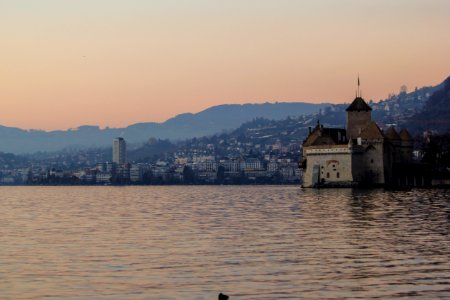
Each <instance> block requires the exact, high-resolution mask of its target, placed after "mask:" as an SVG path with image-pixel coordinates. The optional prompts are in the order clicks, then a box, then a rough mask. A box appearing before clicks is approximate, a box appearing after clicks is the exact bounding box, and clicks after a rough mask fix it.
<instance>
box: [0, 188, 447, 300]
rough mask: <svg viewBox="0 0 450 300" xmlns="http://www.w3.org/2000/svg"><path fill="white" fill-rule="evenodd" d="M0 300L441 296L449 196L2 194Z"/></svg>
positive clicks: (341, 192) (194, 191) (158, 191)
mask: <svg viewBox="0 0 450 300" xmlns="http://www.w3.org/2000/svg"><path fill="white" fill-rule="evenodd" d="M0 209H1V210H0V211H1V218H0V295H1V296H0V298H1V299H41V298H46V299H217V295H218V293H219V292H222V293H225V294H228V295H229V296H230V300H233V299H370V298H405V299H411V298H417V299H439V298H441V299H444V298H447V299H449V298H450V235H449V233H450V191H448V190H420V189H419V190H412V191H401V192H392V191H389V192H388V191H384V190H352V189H327V190H302V189H301V188H300V187H297V186H170V187H155V186H148V187H0Z"/></svg>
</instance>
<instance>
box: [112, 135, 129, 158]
mask: <svg viewBox="0 0 450 300" xmlns="http://www.w3.org/2000/svg"><path fill="white" fill-rule="evenodd" d="M112 148H113V150H112V151H113V152H112V157H113V158H112V161H113V163H116V164H119V165H121V164H124V163H126V162H127V144H126V142H125V140H124V139H123V138H121V137H118V138H115V139H114V140H113V145H112Z"/></svg>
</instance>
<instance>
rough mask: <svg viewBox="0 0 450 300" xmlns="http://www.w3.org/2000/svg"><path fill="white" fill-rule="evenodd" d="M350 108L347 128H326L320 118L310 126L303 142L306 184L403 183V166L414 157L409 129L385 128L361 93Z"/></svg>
mask: <svg viewBox="0 0 450 300" xmlns="http://www.w3.org/2000/svg"><path fill="white" fill-rule="evenodd" d="M346 111H347V124H346V129H340V128H324V127H323V125H320V124H319V122H317V126H316V127H315V128H314V129H313V130H311V129H310V132H309V135H308V137H307V138H306V140H305V141H304V143H303V159H302V161H301V167H302V168H303V187H321V186H330V187H336V186H357V185H368V186H383V185H398V184H400V182H398V181H399V180H400V177H399V174H400V173H401V170H402V166H407V165H409V164H410V163H411V160H412V148H413V141H412V139H411V136H410V134H409V133H408V131H407V130H406V129H402V130H401V131H400V132H399V133H397V131H396V130H395V129H394V127H390V128H389V129H388V130H387V131H386V132H383V131H382V130H381V129H380V128H379V127H378V125H377V124H376V123H375V122H374V121H372V108H370V106H369V105H368V104H367V103H366V102H365V101H364V99H363V98H362V97H361V96H360V95H357V97H356V98H355V100H354V101H353V102H352V103H351V104H350V106H349V107H348V108H347V109H346ZM406 180H407V179H406ZM414 180H415V179H414Z"/></svg>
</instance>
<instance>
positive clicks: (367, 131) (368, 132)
mask: <svg viewBox="0 0 450 300" xmlns="http://www.w3.org/2000/svg"><path fill="white" fill-rule="evenodd" d="M360 137H361V138H363V139H367V140H371V139H382V138H384V135H383V132H382V131H381V129H380V127H378V125H377V123H375V122H373V121H372V122H370V123H369V125H367V126H366V128H364V129H363V130H362V131H361V134H360Z"/></svg>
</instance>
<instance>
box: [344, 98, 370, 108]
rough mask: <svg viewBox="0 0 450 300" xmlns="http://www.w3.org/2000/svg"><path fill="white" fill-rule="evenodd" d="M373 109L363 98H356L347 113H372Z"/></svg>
mask: <svg viewBox="0 0 450 300" xmlns="http://www.w3.org/2000/svg"><path fill="white" fill-rule="evenodd" d="M371 110H372V108H371V107H370V106H369V104H367V103H366V101H364V99H363V98H361V97H356V98H355V100H353V102H352V104H350V106H349V107H347V109H346V111H371Z"/></svg>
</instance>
